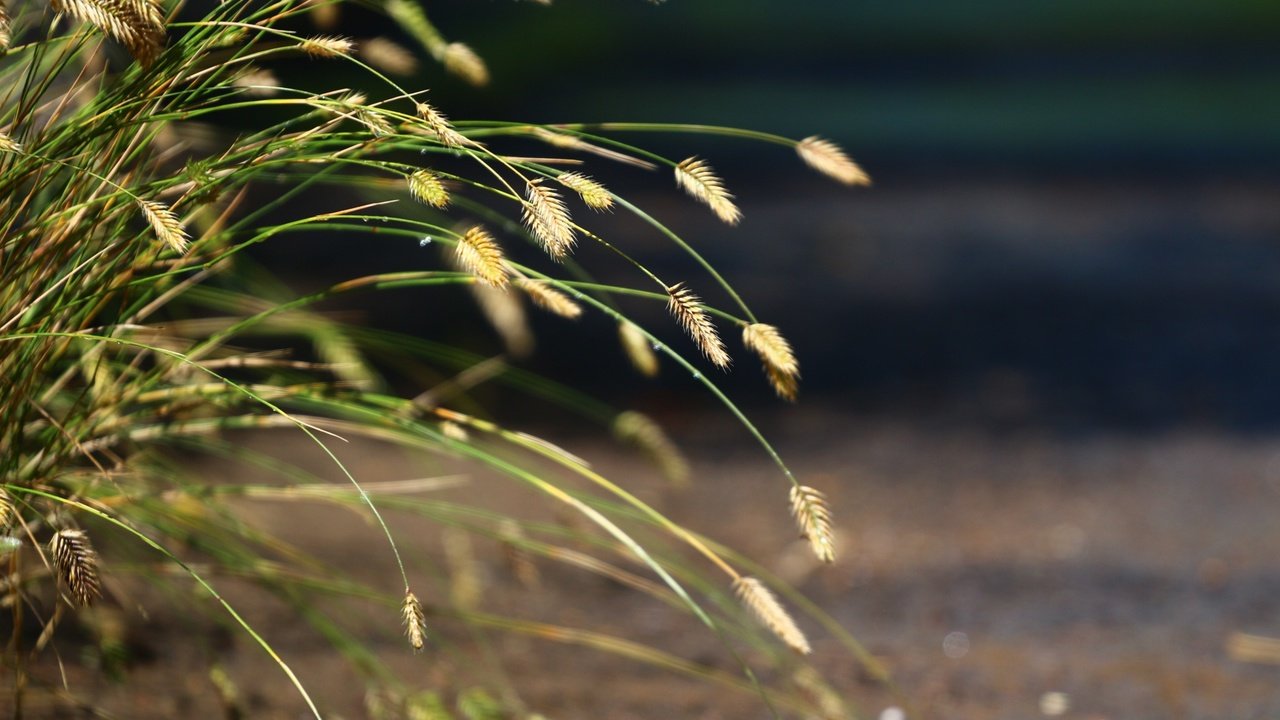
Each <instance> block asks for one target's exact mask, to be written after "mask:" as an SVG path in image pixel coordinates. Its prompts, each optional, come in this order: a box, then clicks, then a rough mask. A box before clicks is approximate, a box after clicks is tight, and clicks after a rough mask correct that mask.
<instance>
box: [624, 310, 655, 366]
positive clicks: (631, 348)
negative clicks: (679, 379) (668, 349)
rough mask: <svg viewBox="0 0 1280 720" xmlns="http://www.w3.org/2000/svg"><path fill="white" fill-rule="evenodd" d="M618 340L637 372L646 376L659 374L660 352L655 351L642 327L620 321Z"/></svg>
mask: <svg viewBox="0 0 1280 720" xmlns="http://www.w3.org/2000/svg"><path fill="white" fill-rule="evenodd" d="M618 340H619V341H620V342H621V343H622V350H623V352H625V353H626V354H627V359H628V360H630V361H631V366H632V367H634V368H635V369H636V371H637V372H639V373H640V374H641V375H644V376H645V377H657V376H658V354H657V353H655V352H654V351H653V346H652V345H650V344H649V338H647V337H645V334H644V333H643V332H641V331H640V328H638V327H636V326H635V324H634V323H631V322H628V321H626V320H622V321H619V322H618Z"/></svg>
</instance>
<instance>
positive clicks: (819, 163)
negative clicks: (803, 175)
mask: <svg viewBox="0 0 1280 720" xmlns="http://www.w3.org/2000/svg"><path fill="white" fill-rule="evenodd" d="M796 153H798V154H799V155H800V159H801V160H803V161H804V162H805V164H806V165H808V166H809V167H811V168H813V169H814V170H817V171H818V172H820V173H822V174H823V175H826V176H828V177H832V178H835V179H836V180H838V181H839V182H842V183H844V184H845V185H870V184H871V176H869V175H867V173H866V172H864V171H863V169H862V168H861V167H859V166H858V163H856V162H854V161H853V160H852V159H851V158H850V157H849V156H848V155H845V154H844V150H842V149H841V148H840V146H839V145H837V144H835V143H833V142H831V141H830V140H824V139H822V138H820V137H818V136H817V135H813V136H811V137H807V138H805V139H803V140H801V141H800V142H799V143H797V144H796Z"/></svg>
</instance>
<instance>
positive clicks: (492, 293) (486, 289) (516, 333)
mask: <svg viewBox="0 0 1280 720" xmlns="http://www.w3.org/2000/svg"><path fill="white" fill-rule="evenodd" d="M471 294H472V295H473V296H474V297H475V299H476V304H477V305H479V306H480V312H482V313H484V316H485V318H486V319H487V320H488V321H489V324H490V325H492V326H493V329H494V330H495V331H497V333H498V335H499V336H500V337H501V338H502V343H503V345H505V346H506V348H507V352H508V353H510V354H511V355H512V356H514V357H528V356H529V354H530V353H532V352H533V348H534V345H535V342H534V338H533V330H532V329H530V327H529V317H528V315H526V314H525V311H524V306H522V305H521V304H520V300H519V299H518V298H517V296H516V293H510V292H507V291H506V290H499V289H497V288H494V287H490V286H489V285H487V284H484V283H476V284H474V285H472V286H471Z"/></svg>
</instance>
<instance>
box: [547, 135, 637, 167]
mask: <svg viewBox="0 0 1280 720" xmlns="http://www.w3.org/2000/svg"><path fill="white" fill-rule="evenodd" d="M530 132H531V133H533V136H534V137H536V138H538V139H539V140H541V141H543V142H545V143H547V144H548V145H553V146H555V147H558V148H561V149H563V150H580V151H582V152H585V153H591V154H592V155H599V156H600V157H602V158H606V159H609V160H613V161H615V162H620V163H623V164H626V165H634V166H636V167H638V168H643V169H645V170H654V169H656V168H657V167H658V166H657V165H654V164H653V163H651V162H649V161H648V160H641V159H640V158H637V157H632V156H630V155H627V154H626V153H620V152H618V151H617V150H610V149H609V148H605V147H600V146H599V145H592V144H591V143H589V142H587V141H586V140H583V139H582V138H580V137H578V136H577V135H570V134H568V133H562V132H553V131H551V130H548V129H546V128H542V127H534V128H530Z"/></svg>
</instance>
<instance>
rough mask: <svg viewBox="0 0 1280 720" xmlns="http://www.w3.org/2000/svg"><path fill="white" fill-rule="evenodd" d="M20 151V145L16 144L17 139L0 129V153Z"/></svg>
mask: <svg viewBox="0 0 1280 720" xmlns="http://www.w3.org/2000/svg"><path fill="white" fill-rule="evenodd" d="M20 152H22V146H21V145H19V144H18V141H17V140H14V139H13V138H11V137H9V135H8V134H7V133H5V132H3V131H0V153H20Z"/></svg>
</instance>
